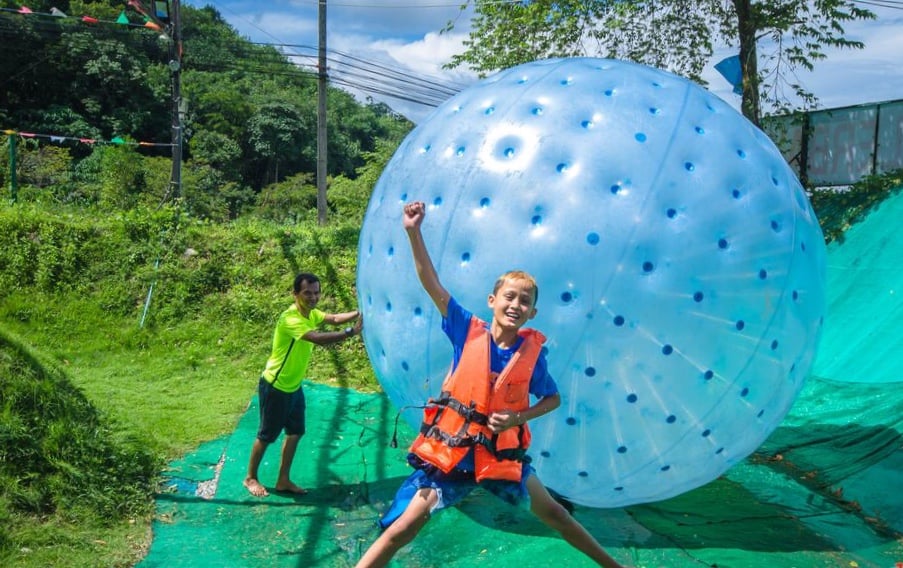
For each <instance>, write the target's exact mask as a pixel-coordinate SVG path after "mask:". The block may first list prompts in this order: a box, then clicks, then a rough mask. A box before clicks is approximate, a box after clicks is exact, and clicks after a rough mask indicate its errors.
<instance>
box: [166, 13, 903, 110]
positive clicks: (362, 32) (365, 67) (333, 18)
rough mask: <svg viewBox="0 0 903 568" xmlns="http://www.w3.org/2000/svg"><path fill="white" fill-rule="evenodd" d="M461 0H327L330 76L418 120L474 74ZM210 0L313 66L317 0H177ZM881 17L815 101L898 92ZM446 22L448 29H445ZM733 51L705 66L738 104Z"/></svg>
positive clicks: (885, 20)
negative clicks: (725, 70) (727, 72)
mask: <svg viewBox="0 0 903 568" xmlns="http://www.w3.org/2000/svg"><path fill="white" fill-rule="evenodd" d="M463 1H464V0H458V1H455V0H326V2H327V3H326V47H327V56H328V61H329V63H328V67H329V75H330V79H331V80H332V81H333V84H334V85H336V86H340V87H342V88H345V89H346V90H348V91H350V92H352V93H354V94H355V96H357V97H358V98H359V99H360V100H361V101H366V100H368V97H371V98H372V100H373V101H375V102H383V103H385V104H387V105H388V106H390V107H391V108H392V109H393V110H395V111H396V112H398V113H400V114H403V115H404V116H406V117H408V118H409V119H411V120H412V121H413V122H415V123H417V122H419V121H421V120H423V119H425V118H426V117H427V116H428V115H429V113H430V112H431V111H432V110H433V109H434V107H435V106H436V105H438V104H440V103H441V102H442V101H443V100H445V99H447V98H449V97H450V96H452V95H453V94H454V93H455V92H457V91H460V90H462V89H464V88H466V86H467V85H469V84H472V83H473V82H475V81H476V80H477V77H476V76H475V75H474V74H473V73H470V72H468V71H467V70H462V69H455V70H446V69H443V65H445V64H446V63H448V62H449V60H450V59H451V57H452V56H453V55H455V54H457V53H461V52H463V50H464V46H463V43H462V42H463V41H464V40H465V39H467V37H468V31H469V29H470V15H471V12H469V11H468V12H463V13H462V12H461V10H460V6H461V4H462V3H463ZM182 3H183V4H188V5H191V6H194V7H203V6H207V5H209V6H212V7H214V8H215V9H216V10H217V11H218V12H219V13H220V15H222V17H223V18H224V19H225V20H226V21H227V22H229V24H230V25H232V27H233V28H235V29H236V30H237V31H238V32H239V33H240V34H241V35H242V36H244V37H245V38H247V39H249V40H251V41H253V42H260V43H271V44H279V45H280V46H281V47H280V49H282V50H283V52H284V53H286V54H287V55H293V56H295V57H294V59H295V60H296V61H297V62H298V63H299V64H301V65H305V66H307V67H309V68H311V69H313V68H315V67H314V66H315V65H316V56H317V45H318V35H319V34H318V0H268V1H260V0H182ZM859 6H860V7H862V8H867V9H869V10H871V11H872V12H874V13H875V14H876V15H877V16H878V17H877V19H875V20H871V21H868V22H852V23H847V24H845V25H844V29H845V30H846V37H847V38H848V39H853V40H859V41H862V42H863V43H865V49H862V50H828V51H826V53H827V56H828V57H827V59H825V60H823V61H820V62H818V63H817V64H816V66H815V70H814V72H812V73H808V72H801V73H799V74H798V76H797V78H798V79H799V81H800V82H801V84H802V85H803V86H804V87H805V88H806V89H808V90H809V91H811V92H813V93H814V94H815V95H816V96H817V97H818V99H819V108H826V109H829V108H838V107H845V106H852V105H858V104H865V103H873V102H883V101H892V100H901V99H903V59H901V56H903V1H901V0H860V2H859ZM449 22H454V23H455V25H454V27H453V29H452V30H451V31H446V32H442V31H441V30H443V28H445V27H446V26H447V24H448V23H449ZM735 54H736V51H735V50H734V51H731V50H729V49H726V48H725V49H716V52H715V54H714V55H713V56H712V58H711V61H709V63H708V65H707V66H706V68H705V70H704V72H703V78H704V79H705V80H706V81H707V82H708V87H707V88H708V89H709V90H710V91H712V92H713V93H714V94H716V95H717V96H719V97H721V98H722V99H724V100H725V101H727V102H728V103H730V104H731V105H733V106H734V107H735V108H739V105H740V97H739V96H738V95H736V94H734V93H733V92H732V87H731V85H730V84H728V82H727V81H726V80H725V79H724V78H723V77H722V76H721V75H720V74H719V73H718V72H717V71H716V70H715V68H714V65H715V64H716V63H718V62H719V61H721V60H722V59H724V58H725V57H728V56H730V55H735Z"/></svg>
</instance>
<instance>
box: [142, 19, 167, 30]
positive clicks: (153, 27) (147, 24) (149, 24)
mask: <svg viewBox="0 0 903 568" xmlns="http://www.w3.org/2000/svg"><path fill="white" fill-rule="evenodd" d="M144 27H145V28H148V29H151V30H154V31H158V32H159V31H160V30H162V29H163V28H161V27H160V26H158V25H157V24H155V23H153V22H152V21H150V20H148V21H146V22H144Z"/></svg>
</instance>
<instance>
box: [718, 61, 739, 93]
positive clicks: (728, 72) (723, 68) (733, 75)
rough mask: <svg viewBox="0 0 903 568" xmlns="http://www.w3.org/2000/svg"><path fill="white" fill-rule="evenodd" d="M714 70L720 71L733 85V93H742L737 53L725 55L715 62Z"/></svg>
mask: <svg viewBox="0 0 903 568" xmlns="http://www.w3.org/2000/svg"><path fill="white" fill-rule="evenodd" d="M715 70H716V71H718V72H719V73H721V75H722V76H723V77H724V78H725V79H727V82H728V83H730V84H731V85H733V87H734V93H735V94H737V95H742V94H743V70H742V69H741V68H740V56H739V55H732V56H730V57H725V58H724V59H722V60H721V61H719V62H718V63H717V64H715Z"/></svg>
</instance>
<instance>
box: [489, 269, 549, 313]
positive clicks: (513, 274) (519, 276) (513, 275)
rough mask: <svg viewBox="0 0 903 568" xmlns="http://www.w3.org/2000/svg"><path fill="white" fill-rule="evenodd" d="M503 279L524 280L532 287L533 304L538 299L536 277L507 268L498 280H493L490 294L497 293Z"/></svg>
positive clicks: (503, 282) (503, 281)
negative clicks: (493, 283) (493, 284)
mask: <svg viewBox="0 0 903 568" xmlns="http://www.w3.org/2000/svg"><path fill="white" fill-rule="evenodd" d="M505 280H524V281H526V282H527V284H529V285H530V287H531V288H533V305H534V306H535V305H536V302H538V301H539V284H537V283H536V278H533V276H532V275H531V274H529V273H527V272H524V271H523V270H509V271H508V272H506V273H504V274H502V275H501V276H499V278H498V280H496V281H495V286H493V287H492V294H493V295H495V294H498V291H499V288H501V287H502V286H503V285H504V284H505Z"/></svg>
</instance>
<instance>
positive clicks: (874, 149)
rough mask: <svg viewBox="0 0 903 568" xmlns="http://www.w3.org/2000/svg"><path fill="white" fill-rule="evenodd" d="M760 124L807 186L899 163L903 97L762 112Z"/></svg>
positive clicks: (902, 159)
mask: <svg viewBox="0 0 903 568" xmlns="http://www.w3.org/2000/svg"><path fill="white" fill-rule="evenodd" d="M763 128H764V130H765V132H767V133H768V135H769V136H770V137H771V139H772V140H774V142H775V144H777V145H778V147H779V148H781V152H782V153H783V154H784V157H785V158H786V159H787V161H788V162H789V163H790V165H791V166H792V167H793V168H794V170H796V173H797V176H799V178H800V181H802V182H803V184H804V185H807V186H814V187H825V186H840V185H849V184H852V183H855V182H857V181H859V180H860V179H862V178H863V177H864V176H867V175H873V174H881V173H885V172H889V171H892V170H897V169H901V168H903V100H897V101H890V102H882V103H870V104H863V105H856V106H850V107H842V108H835V109H827V110H819V111H812V112H808V113H804V114H800V115H793V116H777V117H767V118H765V120H764V121H763ZM804 134H805V135H804Z"/></svg>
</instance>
